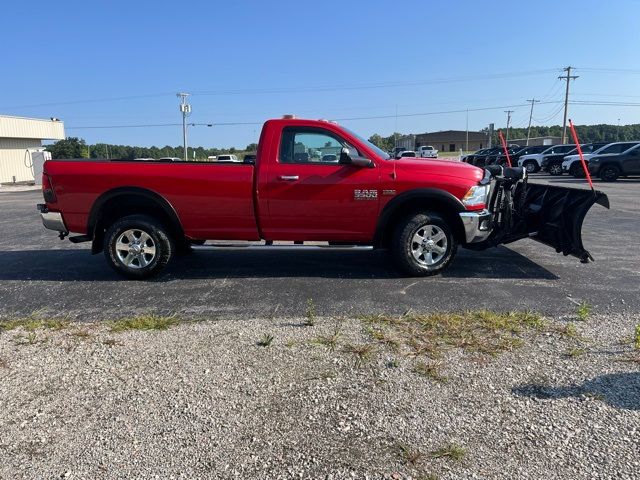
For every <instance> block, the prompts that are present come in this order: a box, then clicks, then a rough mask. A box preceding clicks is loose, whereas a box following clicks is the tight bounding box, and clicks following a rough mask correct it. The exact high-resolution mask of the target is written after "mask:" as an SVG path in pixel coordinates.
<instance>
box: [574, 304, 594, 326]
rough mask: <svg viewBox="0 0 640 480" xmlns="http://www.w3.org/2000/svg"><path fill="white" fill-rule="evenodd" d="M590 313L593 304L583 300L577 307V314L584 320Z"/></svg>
mask: <svg viewBox="0 0 640 480" xmlns="http://www.w3.org/2000/svg"><path fill="white" fill-rule="evenodd" d="M590 314H591V305H589V304H588V303H587V302H581V303H580V305H578V308H577V309H576V315H577V316H578V318H579V319H580V320H582V321H583V322H584V321H585V320H586V319H587V318H588V317H589V315H590Z"/></svg>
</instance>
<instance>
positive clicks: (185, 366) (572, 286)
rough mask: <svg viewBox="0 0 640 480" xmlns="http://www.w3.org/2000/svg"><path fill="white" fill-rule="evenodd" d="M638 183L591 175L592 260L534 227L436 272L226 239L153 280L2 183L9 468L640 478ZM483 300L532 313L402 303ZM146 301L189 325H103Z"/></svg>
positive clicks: (178, 474)
mask: <svg viewBox="0 0 640 480" xmlns="http://www.w3.org/2000/svg"><path fill="white" fill-rule="evenodd" d="M540 178H543V177H540ZM540 181H550V182H554V183H559V184H563V185H570V184H579V185H581V184H582V183H583V182H578V181H575V180H573V179H567V178H560V179H550V180H546V179H542V180H540ZM639 187H640V183H638V182H637V181H633V180H623V181H620V182H617V183H616V184H601V183H600V184H598V188H601V189H603V190H604V191H605V192H606V193H607V194H609V197H610V201H611V205H612V209H611V210H610V211H607V210H605V209H602V208H601V207H599V206H595V207H593V209H592V211H591V213H590V214H589V215H588V217H587V220H586V222H585V226H584V228H583V233H584V235H583V236H584V240H585V245H586V246H587V249H589V250H590V251H591V253H592V255H593V256H594V257H595V258H596V263H593V264H589V265H582V264H580V263H579V262H578V261H577V260H575V259H573V258H571V257H563V256H561V255H558V254H556V253H555V252H553V251H551V250H550V249H548V248H547V247H543V246H541V245H539V244H537V243H535V242H533V241H522V242H518V243H516V244H513V245H510V246H509V247H500V248H497V249H494V250H490V251H486V252H468V251H461V252H460V255H459V257H458V258H457V260H456V262H455V264H454V265H453V266H452V268H451V269H450V270H449V271H448V272H447V273H446V274H445V275H443V276H440V277H435V278H427V279H410V278H402V277H400V276H397V275H396V274H395V273H394V272H393V271H392V270H390V267H389V263H388V261H387V259H386V258H385V256H384V254H382V253H378V252H373V253H372V252H336V251H326V252H325V251H323V252H301V253H295V254H293V253H289V252H283V251H273V252H266V251H260V252H257V251H242V250H232V251H224V252H220V251H211V252H209V251H208V252H197V253H194V254H193V255H190V256H188V257H185V258H182V259H180V260H178V261H177V262H175V263H174V265H173V266H171V267H170V268H169V269H168V271H167V273H166V274H165V275H163V276H162V277H161V278H159V279H158V280H155V281H147V282H126V281H121V280H120V279H119V277H117V276H116V275H115V274H114V273H113V272H111V271H110V270H109V269H108V267H107V266H106V264H105V262H104V259H103V258H102V257H101V256H91V255H89V253H88V251H87V246H86V244H82V245H71V244H70V243H69V242H66V241H65V242H60V241H59V240H58V239H57V238H56V237H55V234H54V233H53V232H48V231H45V230H44V229H43V228H42V226H41V224H40V221H39V219H38V217H37V215H36V212H35V208H34V205H35V203H37V202H38V201H39V200H40V196H39V194H38V193H37V192H16V193H3V192H2V191H1V190H0V299H1V301H0V321H4V322H5V323H4V324H2V323H0V384H1V385H2V388H1V389H0V404H2V405H3V408H2V409H0V478H261V479H262V478H334V479H342V478H393V479H400V478H414V479H419V478H442V479H460V478H492V479H493V478H504V479H511V478H530V479H540V478H548V479H556V478H557V479H560V478H562V479H564V478H566V479H574V478H585V479H586V478H602V479H609V478H621V479H627V478H628V479H634V478H639V477H640V371H639V366H640V354H639V353H638V350H636V349H635V348H634V344H633V335H634V328H635V326H636V325H638V324H639V323H640V308H639V306H640V298H639V297H638V284H639V280H640V253H639V252H638V248H637V246H638V245H640V221H639V220H640V204H639V203H638V202H637V192H638V188H639ZM582 302H587V303H588V308H587V306H586V304H584V305H583V309H584V310H583V311H582V313H583V317H584V319H583V320H580V319H579V318H578V314H577V311H578V305H579V304H580V303H582ZM483 308H486V309H489V310H492V311H496V312H502V311H507V310H519V311H527V310H531V311H533V312H539V313H540V314H542V315H544V317H545V318H544V326H536V327H535V328H534V327H530V326H522V327H520V326H519V327H518V328H515V327H514V326H513V325H511V326H509V325H504V324H502V323H501V322H499V321H498V320H499V319H498V320H495V322H496V323H493V324H492V326H491V328H492V329H493V330H491V331H492V332H493V333H492V335H493V334H496V332H499V333H497V335H503V336H502V337H500V342H498V343H495V341H496V339H495V338H493V337H491V338H489V337H486V338H485V337H482V339H481V340H482V342H476V341H475V340H474V339H475V336H476V335H477V334H478V332H484V331H488V330H486V328H485V327H482V325H480V324H478V326H476V327H477V328H475V327H474V328H471V329H468V330H465V329H464V328H462V327H460V325H462V324H455V325H453V326H452V327H451V329H450V330H447V331H441V330H437V331H436V330H434V331H431V330H429V332H428V334H427V333H425V331H424V329H425V328H426V326H425V325H427V323H428V322H427V320H428V317H425V318H423V317H420V316H414V315H415V312H424V313H428V312H436V311H443V312H462V311H464V310H466V309H471V310H479V309H483ZM588 310H589V312H587V311H588ZM34 312H36V313H35V314H34ZM148 312H156V313H157V314H158V315H173V314H177V315H179V318H180V319H183V320H186V322H183V321H180V322H178V323H177V324H176V325H171V326H169V328H168V329H167V330H149V331H141V330H136V329H134V330H131V331H124V332H118V331H114V330H118V329H117V328H116V327H115V326H116V325H118V324H117V323H116V324H114V323H111V322H109V320H113V319H118V318H123V317H127V318H128V317H135V316H136V315H140V314H144V313H148ZM412 312H414V313H412ZM379 314H386V315H387V316H383V317H379V316H378V315H379ZM363 316H364V317H363ZM25 317H28V318H27V319H26V320H24V318H25ZM63 317H65V320H66V319H67V318H68V319H69V320H70V323H66V321H65V322H62V323H60V321H59V319H61V318H63ZM16 318H22V319H23V320H22V323H23V326H22V327H18V328H15V329H14V328H12V327H14V326H16V325H13V324H11V322H10V321H11V320H13V319H16ZM158 318H160V319H162V318H164V317H158ZM447 318H448V317H443V321H445V323H446V319H447ZM195 320H198V321H195ZM525 320H526V318H525ZM2 325H3V326H2ZM519 325H520V324H519ZM523 325H524V324H523ZM25 327H26V328H25ZM36 327H38V328H36ZM481 327H482V328H481ZM418 334H421V335H422V336H420V337H419V336H416V335H418ZM491 339H493V340H491ZM492 341H493V342H494V343H491V342H492ZM487 342H489V343H487ZM487 345H489V347H491V348H489V347H487Z"/></svg>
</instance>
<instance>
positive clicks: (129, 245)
mask: <svg viewBox="0 0 640 480" xmlns="http://www.w3.org/2000/svg"><path fill="white" fill-rule="evenodd" d="M116 256H117V257H118V260H120V261H121V262H122V264H123V265H124V266H126V267H128V268H135V269H138V268H144V267H146V266H147V265H149V264H150V263H151V262H153V259H154V258H156V244H155V242H154V241H153V239H152V238H151V236H150V235H149V234H148V233H147V232H145V231H144V230H140V229H138V228H132V229H130V230H126V231H124V232H122V233H121V234H120V236H119V237H118V239H117V240H116Z"/></svg>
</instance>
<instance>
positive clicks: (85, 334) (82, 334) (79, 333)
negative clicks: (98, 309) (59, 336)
mask: <svg viewBox="0 0 640 480" xmlns="http://www.w3.org/2000/svg"><path fill="white" fill-rule="evenodd" d="M70 334H71V335H72V336H74V337H76V338H79V339H83V340H86V339H87V338H91V337H92V336H93V335H92V334H91V332H89V330H87V329H85V328H81V329H78V330H74V331H72V332H71V333H70Z"/></svg>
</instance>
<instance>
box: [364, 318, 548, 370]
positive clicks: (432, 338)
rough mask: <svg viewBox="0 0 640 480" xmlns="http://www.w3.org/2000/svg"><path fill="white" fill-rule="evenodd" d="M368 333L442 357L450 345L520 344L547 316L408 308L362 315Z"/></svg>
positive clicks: (487, 350) (488, 350) (493, 347)
mask: <svg viewBox="0 0 640 480" xmlns="http://www.w3.org/2000/svg"><path fill="white" fill-rule="evenodd" d="M360 319H361V320H362V321H363V322H364V323H365V324H366V325H367V327H366V331H367V333H368V335H369V336H370V337H371V338H372V339H374V340H376V341H378V342H380V343H383V344H385V345H387V346H390V347H392V348H393V349H395V350H400V349H402V348H404V349H408V351H409V354H410V355H414V356H428V357H430V358H438V357H439V356H440V355H441V353H442V351H443V350H445V349H447V348H452V347H453V348H461V349H463V350H465V351H467V352H478V353H483V354H489V355H497V354H499V353H502V352H504V351H508V350H512V349H514V348H518V347H520V346H521V345H522V344H523V340H522V338H521V336H522V334H523V332H524V331H525V330H531V329H535V330H540V329H542V328H543V327H544V326H545V322H544V320H543V318H542V317H541V316H540V315H538V314H535V313H532V312H506V313H500V312H492V311H488V310H479V311H468V312H463V313H430V314H425V315H420V314H417V313H414V312H407V313H406V314H404V315H402V316H400V317H392V316H388V315H367V316H363V317H360Z"/></svg>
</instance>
